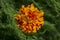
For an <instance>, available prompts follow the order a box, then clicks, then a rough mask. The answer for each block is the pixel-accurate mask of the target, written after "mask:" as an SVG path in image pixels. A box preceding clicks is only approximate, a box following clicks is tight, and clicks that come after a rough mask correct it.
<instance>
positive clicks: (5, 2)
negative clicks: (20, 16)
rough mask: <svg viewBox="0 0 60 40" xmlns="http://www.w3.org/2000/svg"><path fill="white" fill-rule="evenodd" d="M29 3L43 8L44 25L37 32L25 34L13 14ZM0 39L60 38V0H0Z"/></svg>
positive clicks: (56, 39)
mask: <svg viewBox="0 0 60 40" xmlns="http://www.w3.org/2000/svg"><path fill="white" fill-rule="evenodd" d="M31 3H33V4H34V5H35V7H37V8H38V9H39V10H41V9H42V10H44V26H43V27H42V28H41V29H40V30H39V31H37V33H33V34H25V33H23V32H22V31H21V30H19V29H18V27H17V24H16V21H15V19H14V16H13V15H14V14H15V13H17V12H18V10H19V9H20V7H21V6H22V5H23V4H24V5H26V6H27V5H29V4H31ZM0 40H60V0H0Z"/></svg>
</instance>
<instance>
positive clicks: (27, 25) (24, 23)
mask: <svg viewBox="0 0 60 40" xmlns="http://www.w3.org/2000/svg"><path fill="white" fill-rule="evenodd" d="M43 15H44V12H43V10H40V11H39V10H38V9H37V8H36V7H34V5H33V4H31V5H28V6H27V7H25V6H24V5H22V7H21V8H20V10H19V13H18V14H15V19H16V20H17V23H18V27H19V28H20V29H21V30H22V31H23V32H26V33H35V32H37V30H39V29H40V28H41V26H43V24H44V19H43Z"/></svg>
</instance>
